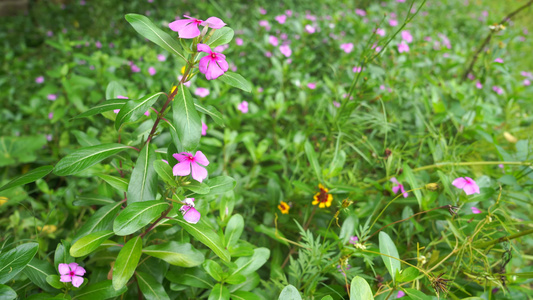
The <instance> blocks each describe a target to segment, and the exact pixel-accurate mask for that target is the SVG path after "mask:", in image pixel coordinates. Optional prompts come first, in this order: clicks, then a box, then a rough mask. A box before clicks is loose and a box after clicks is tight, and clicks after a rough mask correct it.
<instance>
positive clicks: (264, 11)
mask: <svg viewBox="0 0 533 300" xmlns="http://www.w3.org/2000/svg"><path fill="white" fill-rule="evenodd" d="M259 13H260V14H262V15H266V13H267V11H266V9H264V8H262V7H259Z"/></svg>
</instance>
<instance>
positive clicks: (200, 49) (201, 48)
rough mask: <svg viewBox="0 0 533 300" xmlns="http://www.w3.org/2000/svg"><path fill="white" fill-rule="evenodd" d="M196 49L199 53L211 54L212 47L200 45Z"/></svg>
mask: <svg viewBox="0 0 533 300" xmlns="http://www.w3.org/2000/svg"><path fill="white" fill-rule="evenodd" d="M196 49H197V50H198V52H205V53H209V54H211V47H209V46H208V45H206V44H198V46H196Z"/></svg>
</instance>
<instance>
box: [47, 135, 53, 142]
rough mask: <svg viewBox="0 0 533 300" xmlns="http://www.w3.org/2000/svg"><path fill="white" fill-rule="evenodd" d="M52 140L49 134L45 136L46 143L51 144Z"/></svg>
mask: <svg viewBox="0 0 533 300" xmlns="http://www.w3.org/2000/svg"><path fill="white" fill-rule="evenodd" d="M52 138H53V136H52V135H51V134H47V135H46V140H47V141H49V142H51V141H52Z"/></svg>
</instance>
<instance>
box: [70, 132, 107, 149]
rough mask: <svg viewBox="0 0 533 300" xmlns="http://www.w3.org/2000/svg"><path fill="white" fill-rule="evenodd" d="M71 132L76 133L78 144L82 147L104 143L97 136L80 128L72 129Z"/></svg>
mask: <svg viewBox="0 0 533 300" xmlns="http://www.w3.org/2000/svg"><path fill="white" fill-rule="evenodd" d="M70 132H71V133H73V134H74V136H75V137H76V140H77V141H78V144H80V145H81V146H82V147H89V146H96V145H100V144H102V143H101V142H100V141H99V140H98V139H97V138H94V137H91V136H89V135H87V134H86V133H85V132H82V131H79V130H71V131H70Z"/></svg>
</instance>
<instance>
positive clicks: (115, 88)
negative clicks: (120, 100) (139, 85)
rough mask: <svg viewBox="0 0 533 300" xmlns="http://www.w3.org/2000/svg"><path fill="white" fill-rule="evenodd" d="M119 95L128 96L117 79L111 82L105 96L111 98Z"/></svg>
mask: <svg viewBox="0 0 533 300" xmlns="http://www.w3.org/2000/svg"><path fill="white" fill-rule="evenodd" d="M118 96H126V90H125V89H124V87H123V86H122V85H121V84H120V83H118V82H116V81H111V82H109V83H108V84H107V87H106V89H105V98H106V99H108V100H109V99H114V98H117V97H118ZM124 103H125V102H124Z"/></svg>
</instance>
